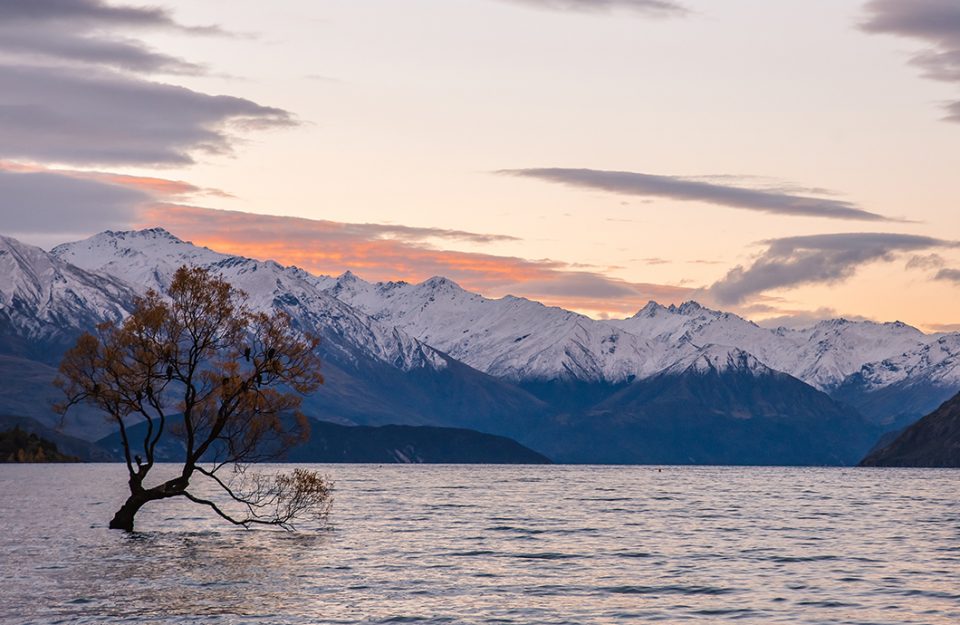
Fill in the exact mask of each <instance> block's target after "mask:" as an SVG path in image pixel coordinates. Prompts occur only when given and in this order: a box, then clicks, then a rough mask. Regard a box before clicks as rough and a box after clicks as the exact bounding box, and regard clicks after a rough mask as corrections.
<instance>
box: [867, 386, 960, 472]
mask: <svg viewBox="0 0 960 625" xmlns="http://www.w3.org/2000/svg"><path fill="white" fill-rule="evenodd" d="M860 466H864V467H957V468H960V394H958V395H956V396H954V397H953V398H952V399H950V400H948V401H946V402H944V404H943V405H941V406H940V407H939V408H937V409H936V410H935V411H933V412H932V413H930V414H928V415H927V416H925V417H923V418H922V419H920V420H919V421H917V422H916V423H914V424H913V425H911V426H910V427H908V428H907V429H906V430H904V431H903V433H902V434H900V436H898V437H897V438H896V439H894V440H893V441H892V442H890V443H888V444H887V445H884V446H878V448H877V449H874V450H873V451H872V452H870V454H868V455H867V457H866V458H864V459H863V460H862V461H861V462H860Z"/></svg>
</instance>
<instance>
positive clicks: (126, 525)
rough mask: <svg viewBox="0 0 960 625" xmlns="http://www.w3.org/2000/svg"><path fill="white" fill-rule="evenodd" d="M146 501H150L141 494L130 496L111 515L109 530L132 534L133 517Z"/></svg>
mask: <svg viewBox="0 0 960 625" xmlns="http://www.w3.org/2000/svg"><path fill="white" fill-rule="evenodd" d="M148 501H150V499H148V498H147V497H145V496H143V495H142V494H138V495H130V496H129V497H128V498H127V501H126V503H124V504H123V506H122V507H121V508H120V509H119V510H117V513H116V514H115V515H113V520H111V521H110V529H112V530H123V531H125V532H132V531H133V517H135V516H136V515H137V512H138V511H139V510H140V508H142V507H143V504H145V503H147V502H148Z"/></svg>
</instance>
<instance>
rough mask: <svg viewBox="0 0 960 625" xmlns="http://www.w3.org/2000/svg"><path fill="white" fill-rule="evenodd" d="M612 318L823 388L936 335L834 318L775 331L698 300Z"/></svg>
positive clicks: (641, 332) (658, 340) (642, 332)
mask: <svg viewBox="0 0 960 625" xmlns="http://www.w3.org/2000/svg"><path fill="white" fill-rule="evenodd" d="M608 323H610V324H613V325H615V326H617V327H620V328H623V329H624V330H626V331H628V332H631V333H633V334H636V335H638V336H641V337H644V338H646V339H648V340H649V341H652V342H653V343H654V344H656V345H657V346H659V348H660V349H670V346H671V345H677V344H687V343H691V344H694V345H708V344H713V345H727V346H731V347H739V348H740V349H743V350H745V351H747V352H749V353H751V354H753V355H754V356H756V357H757V358H759V359H760V360H761V361H762V362H763V363H764V364H766V365H767V366H769V367H771V368H773V369H776V370H777V371H783V372H784V373H789V374H790V375H792V376H794V377H796V378H799V379H801V380H803V381H804V382H806V383H807V384H810V385H811V386H814V387H816V388H819V389H821V390H829V389H831V388H834V387H836V386H837V385H839V384H840V383H842V382H843V381H844V380H845V379H846V378H847V377H849V376H850V375H852V374H854V373H856V372H858V371H859V370H860V369H861V368H862V367H863V366H865V365H867V364H868V363H872V362H876V361H879V360H882V359H885V358H888V357H891V356H893V355H900V354H904V353H907V352H910V351H912V350H918V349H922V348H923V346H924V345H925V344H926V343H928V342H929V341H930V340H932V338H931V337H929V336H927V335H925V334H923V333H922V332H921V331H920V330H918V329H916V328H914V327H912V326H908V325H906V324H904V323H901V322H893V323H873V322H869V321H861V322H852V321H847V320H846V319H831V320H828V321H822V322H820V323H818V324H816V325H815V326H813V327H811V328H804V329H799V330H791V329H786V328H777V329H774V330H771V329H767V328H761V327H760V326H758V325H756V324H755V323H753V322H751V321H747V320H746V319H743V318H742V317H738V316H737V315H734V314H732V313H725V312H718V311H716V310H711V309H709V308H705V307H703V306H701V305H700V304H698V303H696V302H685V303H684V304H681V305H679V306H672V305H671V306H661V305H659V304H657V303H655V302H650V303H649V304H647V305H646V306H645V307H644V308H642V309H641V310H640V311H639V312H638V313H637V314H636V315H634V316H633V317H630V318H629V319H624V320H617V321H610V322H608Z"/></svg>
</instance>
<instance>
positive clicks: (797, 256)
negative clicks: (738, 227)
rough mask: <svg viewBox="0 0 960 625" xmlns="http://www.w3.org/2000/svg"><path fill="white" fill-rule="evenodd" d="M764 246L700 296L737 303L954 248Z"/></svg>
mask: <svg viewBox="0 0 960 625" xmlns="http://www.w3.org/2000/svg"><path fill="white" fill-rule="evenodd" d="M764 243H765V244H766V246H767V248H766V250H764V251H763V253H761V254H760V256H759V257H758V258H756V259H755V260H754V261H753V263H751V264H750V266H748V267H744V266H743V265H739V266H737V267H734V268H733V269H731V270H730V271H729V272H728V273H727V275H726V276H724V277H723V278H722V279H721V280H719V281H717V282H715V283H714V284H713V285H712V286H710V288H709V289H707V290H706V294H707V295H708V296H711V297H712V298H714V299H715V300H716V301H718V302H719V303H721V304H725V305H732V304H741V303H743V302H744V301H746V300H747V299H748V298H750V297H751V296H755V295H758V294H761V293H764V292H765V291H769V290H772V289H783V288H793V287H798V286H802V285H806V284H817V283H826V284H830V283H835V282H840V281H843V280H846V279H847V278H849V277H851V276H852V275H853V274H854V273H855V272H856V271H857V269H858V268H860V267H861V266H863V265H866V264H868V263H872V262H876V261H891V260H893V259H894V258H896V256H897V255H898V254H899V253H903V252H916V251H920V250H930V249H938V248H951V247H958V246H960V243H958V242H956V241H947V240H943V239H936V238H933V237H926V236H918V235H911V234H893V233H843V234H820V235H810V236H799V237H788V238H783V239H773V240H769V241H764Z"/></svg>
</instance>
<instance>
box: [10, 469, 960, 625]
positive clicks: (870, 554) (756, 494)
mask: <svg viewBox="0 0 960 625" xmlns="http://www.w3.org/2000/svg"><path fill="white" fill-rule="evenodd" d="M321 469H322V470H323V471H324V472H326V473H328V474H329V475H330V476H331V477H332V478H334V480H335V481H336V485H337V491H336V503H335V505H334V510H333V515H332V517H331V527H330V528H328V529H326V530H322V531H310V528H304V529H303V530H302V531H300V532H297V533H286V532H282V531H271V530H253V531H244V530H242V529H235V528H233V527H230V526H225V525H224V524H223V523H221V522H219V521H217V519H215V518H213V517H211V516H210V515H208V514H207V513H206V511H205V510H204V509H202V508H199V507H196V506H193V505H188V502H187V504H181V503H179V502H177V503H172V502H169V501H168V502H160V503H156V504H154V505H153V507H147V508H145V509H144V510H143V512H142V513H141V515H140V517H138V522H139V527H138V529H139V531H138V532H137V533H135V534H132V535H125V534H123V533H121V532H115V531H110V530H107V529H105V525H106V521H107V520H109V518H110V516H112V513H113V512H114V509H115V508H116V507H117V506H118V504H119V502H120V499H121V497H120V496H122V493H123V488H124V483H123V482H124V473H123V471H124V469H123V468H122V467H121V466H120V465H74V466H70V465H59V466H52V465H48V466H11V465H0V529H2V534H0V577H2V584H0V622H2V623H5V624H6V623H97V624H100V623H292V624H301V623H577V624H580V623H619V622H646V621H651V622H652V621H662V622H666V623H682V622H695V623H717V622H725V621H738V622H740V623H818V624H819V623H864V624H866V623H871V624H886V623H889V624H897V625H900V624H905V623H929V624H945V625H946V624H950V625H957V624H958V623H960V505H958V503H960V501H958V499H960V471H949V470H944V471H939V470H897V469H894V470H871V469H794V468H789V469H784V468H730V467H727V468H717V467H682V468H680V467H665V468H664V469H663V471H662V472H658V471H657V470H656V468H650V467H581V466H578V467H565V466H554V467H463V466H382V467H381V466H357V465H354V466H349V465H337V466H324V467H321Z"/></svg>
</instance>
